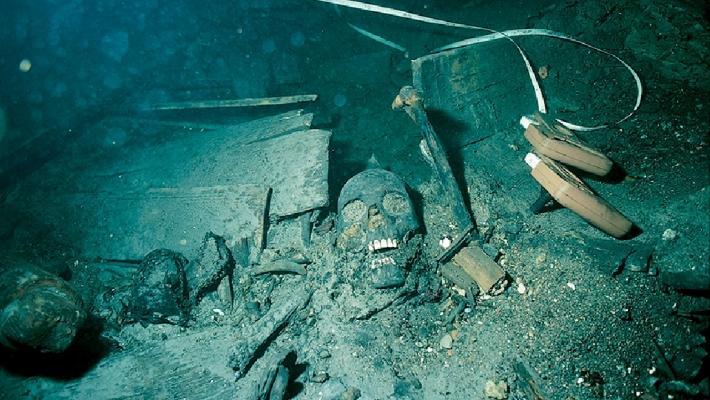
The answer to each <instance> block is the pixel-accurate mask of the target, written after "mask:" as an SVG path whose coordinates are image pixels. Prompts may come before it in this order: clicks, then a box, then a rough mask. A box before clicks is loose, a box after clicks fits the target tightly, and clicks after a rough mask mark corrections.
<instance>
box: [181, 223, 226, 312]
mask: <svg viewBox="0 0 710 400" xmlns="http://www.w3.org/2000/svg"><path fill="white" fill-rule="evenodd" d="M234 264H235V262H234V258H233V257H232V252H231V251H229V248H228V247H227V244H226V243H225V240H224V238H223V237H221V236H218V235H215V234H214V233H212V232H208V233H207V234H205V238H204V239H203V240H202V247H201V248H200V253H199V255H198V256H197V259H195V260H193V261H191V262H190V264H188V265H187V267H186V268H185V270H186V274H187V281H188V283H189V289H190V299H191V301H192V303H193V304H198V303H199V302H200V300H201V299H202V297H204V296H205V294H207V293H208V292H210V291H211V290H216V289H217V286H218V285H219V283H220V281H222V279H223V278H224V277H226V276H231V275H232V272H233V270H234Z"/></svg>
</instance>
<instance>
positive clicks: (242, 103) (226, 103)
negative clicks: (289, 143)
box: [144, 94, 318, 111]
mask: <svg viewBox="0 0 710 400" xmlns="http://www.w3.org/2000/svg"><path fill="white" fill-rule="evenodd" d="M317 98H318V95H315V94H305V95H295V96H281V97H264V98H248V99H231V100H202V101H184V102H174V103H159V104H154V105H152V106H147V107H145V108H144V110H146V111H158V110H191V109H199V108H239V107H259V106H278V105H284V104H298V103H305V102H310V101H315V100H316V99H317Z"/></svg>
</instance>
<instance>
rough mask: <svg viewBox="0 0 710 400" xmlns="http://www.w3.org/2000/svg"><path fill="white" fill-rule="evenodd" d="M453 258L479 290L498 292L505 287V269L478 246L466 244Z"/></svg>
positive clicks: (490, 292)
mask: <svg viewBox="0 0 710 400" xmlns="http://www.w3.org/2000/svg"><path fill="white" fill-rule="evenodd" d="M453 260H454V263H455V264H456V265H458V266H459V267H461V269H463V270H464V272H466V274H468V275H469V276H470V277H471V279H473V280H474V281H475V282H476V284H478V287H479V288H480V289H481V292H483V293H488V294H499V293H498V292H499V290H500V289H503V288H504V287H505V271H503V269H502V268H501V267H500V266H498V264H496V262H495V261H493V260H492V259H491V258H490V257H488V255H487V254H486V253H484V252H483V250H482V249H481V248H480V247H478V246H475V245H469V246H466V247H464V248H462V249H461V250H459V251H458V253H456V254H455V255H454V258H453Z"/></svg>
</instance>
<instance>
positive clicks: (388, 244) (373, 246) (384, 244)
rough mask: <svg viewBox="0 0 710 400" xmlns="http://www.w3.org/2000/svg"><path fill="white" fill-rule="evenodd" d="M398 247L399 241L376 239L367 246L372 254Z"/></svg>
mask: <svg viewBox="0 0 710 400" xmlns="http://www.w3.org/2000/svg"><path fill="white" fill-rule="evenodd" d="M397 247H399V245H398V243H397V239H382V240H377V239H375V240H373V241H372V242H370V243H368V245H367V249H368V250H370V251H371V252H372V251H375V250H380V249H396V248H397Z"/></svg>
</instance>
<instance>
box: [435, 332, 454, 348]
mask: <svg viewBox="0 0 710 400" xmlns="http://www.w3.org/2000/svg"><path fill="white" fill-rule="evenodd" d="M453 345H454V339H453V338H452V337H451V335H450V334H448V333H447V334H446V335H444V336H442V337H441V340H440V341H439V346H441V348H442V349H447V350H448V349H450V348H452V347H453Z"/></svg>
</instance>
